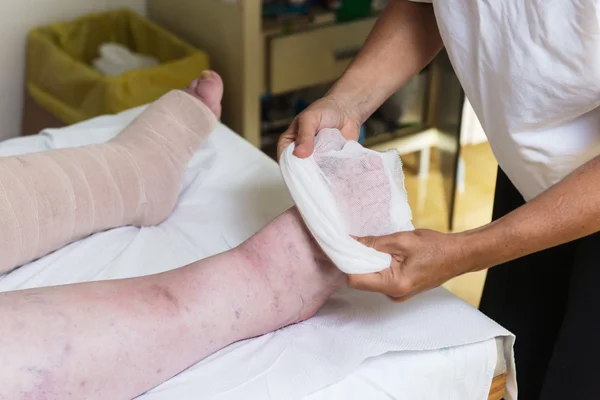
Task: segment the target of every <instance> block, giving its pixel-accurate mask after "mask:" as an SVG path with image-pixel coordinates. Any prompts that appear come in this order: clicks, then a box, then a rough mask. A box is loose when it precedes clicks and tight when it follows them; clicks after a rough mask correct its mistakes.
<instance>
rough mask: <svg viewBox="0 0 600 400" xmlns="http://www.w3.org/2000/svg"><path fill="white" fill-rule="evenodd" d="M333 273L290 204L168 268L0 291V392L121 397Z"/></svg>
mask: <svg viewBox="0 0 600 400" xmlns="http://www.w3.org/2000/svg"><path fill="white" fill-rule="evenodd" d="M344 279H345V278H344V275H343V274H342V273H341V272H339V270H338V269H337V268H335V267H333V266H332V264H331V263H330V262H329V261H328V259H327V258H326V257H325V256H324V254H323V253H322V252H321V251H320V249H319V248H318V246H317V245H316V243H315V242H314V240H313V239H312V236H311V235H310V234H309V233H308V231H307V230H306V228H305V226H304V224H303V222H302V220H301V218H300V216H299V214H298V213H297V211H296V210H295V209H292V210H289V211H287V212H285V213H284V214H282V215H281V216H279V217H278V218H276V219H275V220H273V221H272V222H271V223H269V224H268V225H267V226H266V227H265V228H263V229H262V230H261V231H260V232H258V233H257V234H256V235H254V236H253V237H252V238H250V239H249V240H248V241H247V242H245V243H244V244H242V245H241V246H240V247H238V248H236V249H233V250H231V251H228V252H225V253H222V254H219V255H217V256H214V257H212V258H208V259H205V260H201V261H198V262H196V263H193V264H190V265H188V266H186V267H183V268H181V269H178V270H173V271H170V272H166V273H163V274H159V275H152V276H146V277H141V278H135V279H123V280H114V281H106V282H92V283H84V284H75V285H68V286H59V287H49V288H42V289H33V290H25V291H19V292H9V293H4V294H0V320H2V321H4V322H3V323H2V324H0V354H1V355H2V357H1V359H0V377H1V382H2V384H0V398H6V399H38V398H39V399H47V400H52V399H60V400H66V399H87V400H93V399H115V400H118V399H131V398H133V397H136V396H137V395H139V394H141V393H143V392H145V391H147V390H149V389H151V388H152V387H154V386H156V385H158V384H160V383H161V382H163V381H165V380H167V379H169V378H170V377H172V376H174V375H175V374H177V373H179V372H180V371H182V370H184V369H186V368H187V367H189V366H191V365H193V364H194V363H196V362H197V361H199V360H201V359H203V358H204V357H206V356H208V355H210V354H211V353H213V352H215V351H217V350H219V349H221V348H223V347H224V346H227V345H228V344H230V343H233V342H235V341H238V340H241V339H245V338H249V337H254V336H257V335H261V334H264V333H266V332H270V331H273V330H275V329H277V328H280V327H283V326H285V325H289V324H293V323H295V322H298V321H302V320H304V319H306V318H308V317H310V316H312V315H313V314H314V313H315V312H316V311H317V310H318V308H319V307H320V306H321V305H322V304H323V303H324V302H325V300H326V299H327V298H328V297H329V295H330V294H331V293H332V292H333V291H334V290H335V289H336V288H338V287H339V286H341V285H342V284H343V283H344Z"/></svg>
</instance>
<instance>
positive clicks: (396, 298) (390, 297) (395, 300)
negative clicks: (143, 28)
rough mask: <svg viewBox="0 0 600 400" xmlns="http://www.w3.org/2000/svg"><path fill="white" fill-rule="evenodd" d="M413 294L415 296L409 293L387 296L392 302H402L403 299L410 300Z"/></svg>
mask: <svg viewBox="0 0 600 400" xmlns="http://www.w3.org/2000/svg"><path fill="white" fill-rule="evenodd" d="M415 296H416V295H415V294H409V295H406V296H401V297H394V296H388V298H389V299H390V300H392V301H393V302H394V303H404V302H405V301H407V300H410V299H412V298H413V297H415Z"/></svg>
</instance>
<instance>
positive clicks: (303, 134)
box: [294, 112, 321, 158]
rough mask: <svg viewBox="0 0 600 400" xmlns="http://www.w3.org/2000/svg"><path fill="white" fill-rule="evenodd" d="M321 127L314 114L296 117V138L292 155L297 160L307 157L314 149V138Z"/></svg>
mask: <svg viewBox="0 0 600 400" xmlns="http://www.w3.org/2000/svg"><path fill="white" fill-rule="evenodd" d="M320 125H321V121H320V118H319V117H318V116H317V115H315V114H314V113H310V112H309V113H306V114H304V115H300V116H299V117H298V138H297V139H296V149H295V150H294V155H295V156H296V157H299V158H306V157H309V156H310V155H311V154H312V153H313V150H314V147H315V136H316V134H317V132H318V130H319V127H320Z"/></svg>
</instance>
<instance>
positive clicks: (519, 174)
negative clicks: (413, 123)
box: [413, 0, 600, 200]
mask: <svg viewBox="0 0 600 400" xmlns="http://www.w3.org/2000/svg"><path fill="white" fill-rule="evenodd" d="M413 1H421V2H428V3H433V6H434V10H435V15H436V19H437V24H438V27H439V29H440V33H441V36H442V39H443V41H444V44H445V46H446V50H447V52H448V56H449V57H450V60H451V62H452V65H453V66H454V69H455V71H456V74H457V76H458V78H459V80H460V82H461V84H462V86H463V88H464V90H465V94H466V96H467V98H468V99H469V102H470V103H471V105H472V106H473V109H474V110H475V113H476V114H477V116H478V118H479V120H480V121H481V124H482V126H483V129H484V131H485V132H486V135H487V136H488V140H489V142H490V146H491V148H492V150H493V152H494V155H495V156H496V159H497V160H498V163H499V165H500V167H501V168H502V170H503V171H504V172H505V173H506V174H507V175H508V177H509V178H510V180H511V181H512V183H513V184H514V185H515V187H516V188H517V189H518V190H519V191H520V192H521V194H522V195H523V197H525V199H526V200H530V199H531V198H533V197H535V196H537V195H538V194H540V193H542V192H543V191H545V190H546V189H548V188H549V187H550V186H552V185H553V184H555V183H556V182H558V181H559V180H561V179H562V178H563V177H565V176H566V175H568V174H569V173H570V172H572V171H573V170H575V169H576V168H577V167H579V166H581V165H582V164H584V163H585V162H587V161H589V160H590V159H592V158H593V157H594V156H596V155H598V154H600V108H599V106H600V0H578V1H566V0H413Z"/></svg>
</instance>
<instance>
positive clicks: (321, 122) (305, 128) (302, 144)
mask: <svg viewBox="0 0 600 400" xmlns="http://www.w3.org/2000/svg"><path fill="white" fill-rule="evenodd" d="M355 113H356V112H355V111H354V110H352V107H350V106H349V105H348V104H347V102H345V101H343V100H341V99H339V98H336V97H333V96H325V97H323V98H321V99H319V100H317V101H315V102H314V103H313V104H311V105H310V106H309V107H308V108H307V109H306V110H304V111H302V112H301V113H300V114H298V116H297V117H296V118H295V119H294V121H293V122H292V123H291V124H290V127H289V128H288V129H287V131H285V132H284V133H283V134H282V135H281V137H280V138H279V142H278V143H277V158H278V159H279V157H280V156H281V153H282V152H283V150H284V149H285V148H286V147H288V146H289V145H290V144H292V143H293V142H296V149H295V150H294V155H295V156H296V157H300V158H306V157H309V156H310V155H311V154H312V153H313V149H314V138H315V135H316V134H317V133H318V132H319V131H320V130H321V129H324V128H337V129H339V130H340V131H341V132H342V135H343V136H344V137H345V138H346V139H347V140H358V136H359V133H360V125H361V121H360V120H359V118H358V117H357V116H356V115H355Z"/></svg>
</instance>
